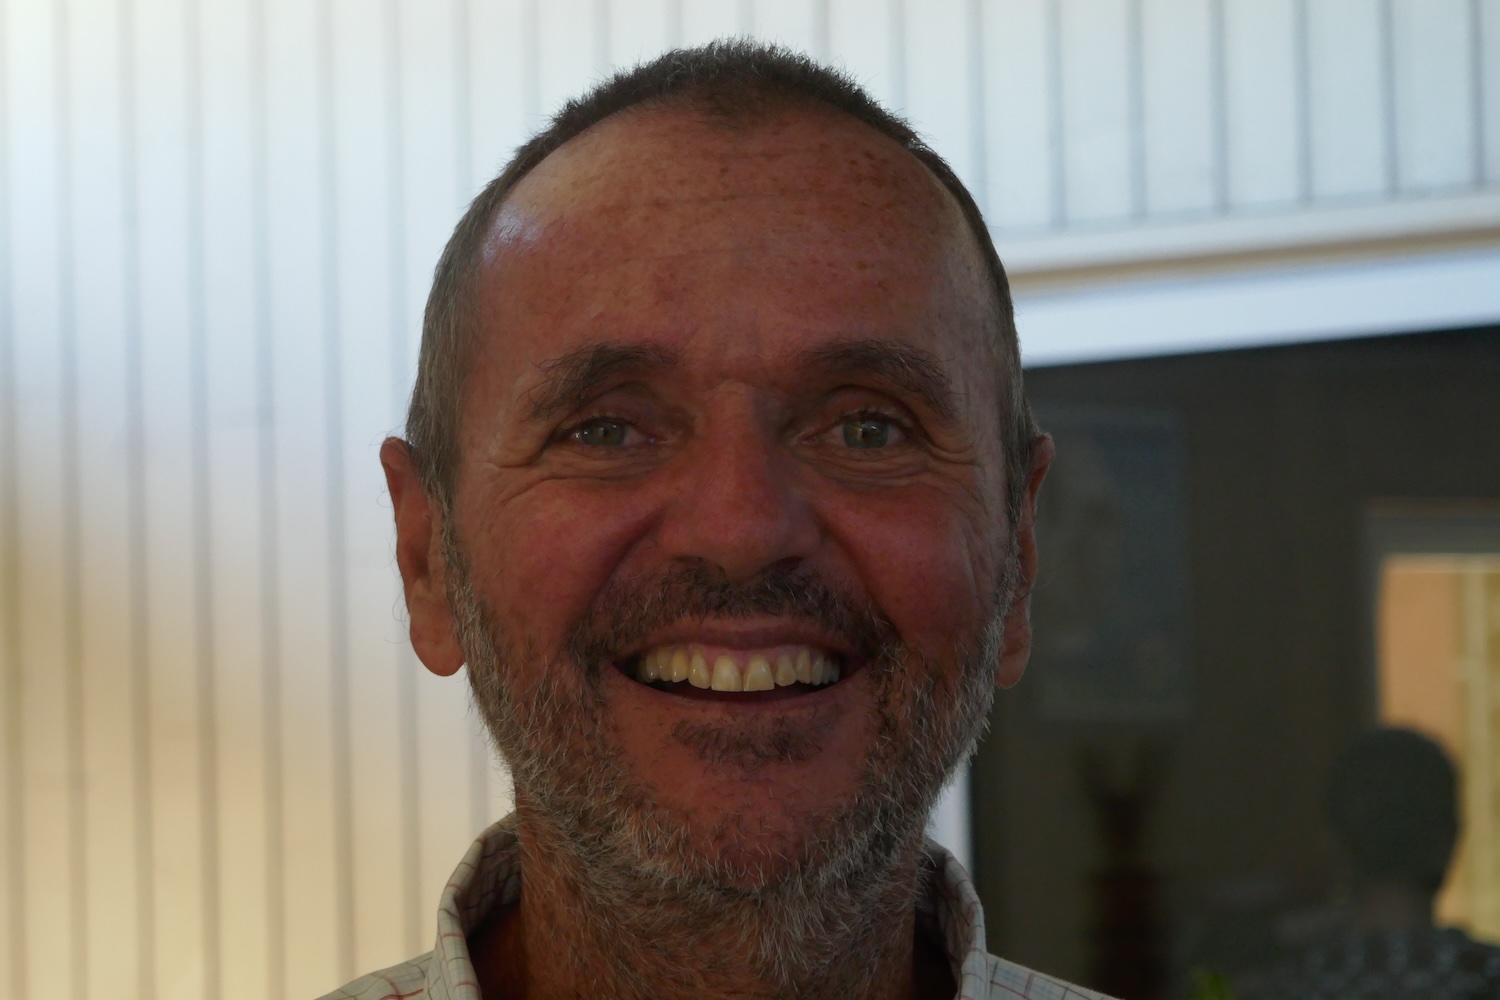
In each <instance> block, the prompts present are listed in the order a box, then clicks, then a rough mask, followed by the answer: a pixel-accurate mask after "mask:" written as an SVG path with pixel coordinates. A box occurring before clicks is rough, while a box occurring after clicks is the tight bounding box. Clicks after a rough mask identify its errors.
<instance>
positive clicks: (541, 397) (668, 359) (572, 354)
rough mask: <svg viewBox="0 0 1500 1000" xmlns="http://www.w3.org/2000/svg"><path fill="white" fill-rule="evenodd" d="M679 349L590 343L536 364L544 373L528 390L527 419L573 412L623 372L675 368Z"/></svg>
mask: <svg viewBox="0 0 1500 1000" xmlns="http://www.w3.org/2000/svg"><path fill="white" fill-rule="evenodd" d="M677 363H678V357H677V354H676V352H674V351H670V350H668V349H666V348H665V347H660V346H657V345H644V346H643V345H637V344H615V343H603V344H591V345H589V346H588V347H581V348H579V349H578V350H576V351H569V352H568V353H567V354H564V355H561V356H559V357H556V358H553V359H552V360H550V361H543V362H541V363H540V364H538V365H537V367H538V368H539V369H541V370H542V372H543V375H544V377H543V378H542V380H541V381H540V382H538V383H537V384H536V385H534V386H532V387H531V388H530V389H528V390H527V391H526V399H527V400H528V401H529V402H530V404H531V407H530V411H529V412H528V413H527V419H528V420H531V421H540V420H545V419H547V418H549V417H553V416H556V415H557V414H559V413H571V412H572V411H573V410H576V409H578V408H579V407H580V406H583V405H584V404H585V403H587V402H588V401H589V399H590V398H591V397H593V395H594V394H595V393H596V392H598V390H599V387H600V386H601V385H603V384H604V383H605V382H607V381H609V380H611V379H615V378H619V377H621V376H624V375H649V374H655V373H659V372H662V371H665V370H667V369H669V368H673V367H675V366H676V365H677Z"/></svg>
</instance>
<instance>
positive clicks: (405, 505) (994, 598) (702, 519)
mask: <svg viewBox="0 0 1500 1000" xmlns="http://www.w3.org/2000/svg"><path fill="white" fill-rule="evenodd" d="M407 430H408V436H409V440H408V441H400V440H395V439H392V440H388V441H387V442H386V443H385V446H384V448H383V449H382V452H381V458H382V461H383V462H384V464H385V470H386V476H387V480H388V482H389V484H390V491H391V497H392V499H393V501H394V506H395V516H396V529H397V561H398V563H399V565H400V569H401V575H402V579H403V580H404V582H405V587H406V601H407V606H408V608H409V610H410V616H411V638H412V644H413V645H414V646H415V648H416V651H417V653H418V655H419V656H420V657H421V659H422V661H423V663H424V664H426V666H427V667H428V668H429V669H430V670H432V671H434V672H435V673H438V674H453V673H455V672H457V671H458V670H459V668H460V667H461V666H463V665H464V664H467V666H468V675H469V680H470V684H471V685H472V688H473V692H474V698H475V701H476V703H477V705H478V707H479V710H480V712H481V714H482V715H483V718H484V720H485V722H486V724H487V726H488V728H489V730H490V733H491V734H492V736H493V740H494V744H495V746H496V748H497V750H498V752H499V754H500V755H501V757H502V758H503V759H504V761H505V763H506V764H507V765H508V766H509V768H510V770H511V773H512V775H513V776H514V779H515V802H516V811H515V813H514V815H512V816H511V817H509V818H507V819H505V820H502V821H501V822H500V823H498V824H497V825H496V826H494V827H492V828H491V829H490V830H489V831H487V832H486V833H485V834H484V835H483V836H482V837H481V838H480V840H479V841H478V842H477V843H476V844H475V845H474V846H473V848H471V850H470V851H469V853H468V855H467V856H466V857H465V859H464V860H463V862H462V863H461V864H460V866H459V869H458V871H457V873H456V874H455V875H454V877H453V880H452V882H451V883H450V885H449V886H448V889H447V891H446V893H445V895H444V897H443V900H442V904H441V908H440V912H439V916H438V920H439V925H438V935H437V943H436V949H435V950H434V951H433V952H432V953H430V954H428V955H425V956H423V957H421V958H419V959H416V960H414V961H412V962H408V963H406V964H403V965H400V966H397V967H395V968H392V969H388V970H385V971H384V972H381V973H377V974H374V975H371V976H367V977H365V978H363V979H361V980H358V981H356V982H355V983H352V984H350V985H349V986H347V987H345V988H344V990H342V991H341V992H339V993H337V994H334V996H345V997H361V998H387V997H410V996H417V995H425V996H428V997H434V998H436V997H441V998H460V997H462V998H476V997H479V996H484V997H489V998H495V997H525V998H530V1000H541V998H551V997H577V996H600V997H731V996H732V997H841V998H843V997H861V998H864V997H868V998H896V997H901V998H905V997H929V996H930V997H953V996H955V995H957V996H962V997H968V998H972V1000H980V998H984V997H1007V998H1013V997H1017V996H1025V997H1036V998H1042V997H1046V998H1060V997H1064V996H1068V997H1079V998H1083V997H1092V996H1095V994H1091V993H1088V992H1087V991H1084V990H1079V989H1076V988H1074V987H1068V986H1066V984H1062V983H1059V982H1057V981H1056V980H1052V979H1049V978H1047V977H1045V976H1041V975H1039V974H1036V973H1032V972H1030V971H1028V970H1025V969H1022V968H1020V967H1018V966H1015V965H1012V964H1010V963H1007V962H1004V961H1002V960H1000V959H997V958H994V957H992V956H989V955H988V954H987V950H986V947H985V941H984V926H983V920H982V917H981V915H980V908H979V903H978V900H977V898H976V897H975V894H974V890H973V887H972V885H971V884H970V882H969V881H968V877H967V876H966V875H965V873H964V872H963V870H962V869H961V868H960V866H959V865H958V864H957V863H956V862H955V861H954V860H953V859H952V858H951V857H949V856H948V855H947V854H946V853H945V852H944V851H943V850H942V849H941V848H940V847H938V846H937V845H934V844H931V843H926V842H924V837H923V830H924V827H925V823H926V819H927V815H928V812H929V810H930V809H931V807H932V805H933V802H934V801H935V799H936V797H937V795H938V793H939V791H940V790H941V788H942V786H943V784H944V782H945V781H946V780H947V778H948V777H949V776H950V775H951V774H952V772H953V770H954V769H955V768H956V767H957V766H958V765H959V764H960V762H961V761H963V760H964V759H965V757H966V755H968V754H969V753H970V752H971V751H972V749H973V747H974V744H975V741H976V739H977V738H978V736H979V734H980V732H981V730H982V729H983V727H984V720H985V718H986V715H987V713H988V710H989V707H990V704H991V701H992V700H993V697H994V692H995V690H996V687H997V686H998V687H1001V688H1005V687H1009V686H1010V685H1012V684H1014V683H1015V682H1016V681H1017V680H1018V679H1019V678H1020V676H1021V672H1022V670H1023V669H1024V667H1025V664H1026V659H1027V655H1028V652H1029V647H1030V632H1029V624H1028V594H1029V589H1030V586H1031V582H1032V580H1033V578H1034V576H1035V572H1036V549H1035V544H1034V541H1033V537H1032V515H1033V510H1034V504H1035V501H1036V495H1037V491H1038V489H1039V488H1040V485H1041V481H1042V477H1043V475H1044V473H1045V471H1046V469H1047V464H1048V462H1049V461H1050V460H1051V456H1052V447H1051V442H1050V440H1049V439H1048V438H1047V437H1046V436H1045V435H1042V434H1040V433H1038V431H1037V430H1036V427H1035V425H1034V423H1033V422H1032V420H1031V417H1030V413H1029V410H1028V408H1027V406H1026V402H1025V399H1024V396H1023V393H1022V388H1021V377H1020V362H1019V354H1018V349H1017V346H1016V339H1015V330H1014V326H1013V322H1012V316H1011V303H1010V297H1009V291H1008V288H1007V285H1006V281H1005V276H1004V272H1003V271H1002V269H1001V267H1000V262H999V260H998V259H997V258H996V256H995V252H994V248H993V246H992V244H991V242H990V239H989V236H988V235H987V232H986V230H985V227H984V224H983V221H982V219H981V218H980V215H979V212H978V210H977V209H976V208H975V206H974V203H973V201H972V199H971V198H970V197H969V195H968V194H967V193H966V192H965V191H964V189H963V187H962V185H961V184H960V183H959V181H958V180H957V178H956V177H955V176H954V175H953V173H952V171H951V170H950V169H949V168H948V167H947V166H946V165H945V164H944V163H943V162H942V160H941V159H939V158H938V157H937V156H936V155H935V154H934V153H932V152H931V151H930V150H929V149H928V148H927V147H925V146H924V145H922V144H921V143H920V141H919V140H918V139H917V138H916V137H915V136H914V135H913V134H912V133H911V131H910V130H909V129H908V128H907V127H906V126H905V125H904V124H903V123H901V122H900V121H899V120H897V119H895V118H893V117H892V116H890V115H889V114H888V113H886V112H885V111H883V110H882V109H880V108H879V107H878V106H876V105H875V104H874V103H872V102H871V101H870V100H869V98H868V97H866V96H865V95H864V94H863V93H862V92H861V91H860V90H859V89H858V88H856V87H855V86H854V85H853V84H851V83H849V82H848V81H847V80H845V79H843V78H842V77H840V76H838V75H836V74H834V73H831V72H829V71H827V70H825V69H822V68H820V67H818V66H816V65H814V64H812V63H810V62H808V61H807V60H805V59H803V58H802V57H800V56H795V55H792V54H789V53H786V52H784V51H781V50H774V49H767V48H761V47H756V46H752V45H750V44H748V43H720V44H715V45H711V46H708V47H706V48H702V49H696V50H692V51H682V52H674V53H669V54H668V55H666V56H664V57H662V58H661V59H659V60H657V61H655V62H653V63H651V64H649V65H645V66H642V67H639V68H637V69H635V70H632V71H630V72H628V73H625V74H622V75H620V76H617V77H615V78H614V79H612V80H610V81H608V82H606V83H604V84H602V85H601V86H600V87H599V88H597V89H596V90H595V91H593V92H592V93H591V94H589V95H588V96H586V97H584V98H583V99H582V100H580V101H577V102H574V103H572V104H570V105H568V106H567V107H566V108H564V109H563V111H562V112H561V113H560V114H559V115H558V116H557V117H556V118H555V119H554V120H553V122H552V123H551V125H550V127H549V128H548V129H547V130H546V131H544V132H543V133H541V134H540V135H539V136H537V137H536V138H535V139H533V140H532V141H531V142H530V143H528V144H527V145H526V146H524V147H522V149H521V150H520V151H519V152H518V153H517V154H516V157H515V159H514V160H513V161H512V162H511V163H510V165H509V166H508V167H507V168H506V169H505V171H504V172H503V173H502V174H501V175H500V177H498V178H497V179H496V180H495V181H494V182H493V183H491V184H490V185H489V186H488V187H487V188H486V189H485V190H484V192H483V193H481V194H480V196H479V197H478V198H477V199H476V200H475V201H474V204H473V205H472V206H471V207H470V209H469V211H468V213H467V214H466V215H465V217H464V219H463V221H462V222H461V223H460V224H459V226H458V228H457V230H456V231H455V233H454V235H453V237H452V239H451V240H450V242H449V244H448V247H447V249H446V251H445V252H444V254H443V258H442V261H441V262H440V264H439V266H438V270H437V276H436V280H435V282H434V285H433V290H432V295H431V298H430V299H429V302H428V308H427V315H426V321H425V326H424V330H423V340H422V352H421V361H420V367H419V373H418V377H417V385H416V389H415V392H414V393H413V397H412V405H411V412H410V414H409V419H408V425H407ZM424 991H425V993H424ZM1068 991H1071V992H1068Z"/></svg>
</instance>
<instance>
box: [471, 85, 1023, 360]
mask: <svg viewBox="0 0 1500 1000" xmlns="http://www.w3.org/2000/svg"><path fill="white" fill-rule="evenodd" d="M721 96H722V95H720V94H718V93H717V92H714V93H699V92H698V91H695V90H685V91H679V92H674V93H670V94H665V95H659V96H657V97H653V98H650V99H648V100H645V101H642V102H639V103H636V104H632V105H629V106H627V107H624V108H621V109H619V110H617V111H614V112H612V113H611V114H609V115H607V116H606V117H604V118H601V119H600V120H599V121H597V122H594V123H593V124H592V125H590V126H589V127H588V128H585V129H584V130H582V131H581V132H579V133H578V134H576V135H573V136H570V137H569V138H568V139H567V140H566V141H564V142H562V143H559V144H558V145H557V146H556V147H554V148H552V149H551V150H550V151H548V153H547V155H546V156H544V157H542V158H540V159H539V160H537V161H536V162H535V163H533V164H531V165H530V167H529V168H528V169H527V170H526V171H525V173H523V174H521V175H520V176H518V177H516V178H515V179H514V180H513V182H512V183H511V184H510V186H509V187H508V188H507V189H506V191H505V192H504V195H503V197H501V198H500V200H499V201H498V202H496V204H495V205H494V206H493V207H492V209H491V211H490V213H489V219H488V222H487V224H486V225H485V227H484V230H483V233H482V235H481V236H480V238H479V240H478V241H477V245H476V246H475V247H474V248H473V250H474V252H473V253H471V254H470V255H469V261H468V262H467V265H466V267H465V275H464V279H463V284H462V295H463V297H464V298H465V299H467V300H468V302H469V304H470V306H471V309H470V311H469V321H470V322H471V323H473V322H476V321H477V319H478V317H477V316H476V315H475V312H474V309H473V307H474V306H477V303H478V299H479V298H480V295H481V294H482V293H481V289H480V285H481V283H482V281H483V277H484V273H485V272H486V271H487V270H489V269H490V268H492V267H496V266H501V261H500V259H499V258H500V257H501V252H500V242H501V241H500V240H499V239H498V238H497V237H498V235H499V234H498V233H497V230H498V228H499V227H500V226H501V225H502V224H503V222H504V220H505V215H506V210H507V208H511V207H514V206H515V205H516V203H517V202H520V203H521V204H522V205H526V206H529V205H537V204H542V203H544V199H545V197H546V194H542V195H541V197H537V194H538V193H537V192H535V186H536V185H537V184H538V183H542V184H546V183H549V182H550V181H549V180H548V179H546V178H545V176H544V172H549V171H550V170H551V169H556V168H560V169H563V170H566V169H568V165H560V164H559V163H558V159H557V158H558V157H559V156H561V157H563V158H564V159H565V160H570V159H571V158H572V157H575V156H579V155H589V154H588V153H581V149H582V148H583V147H586V146H588V145H589V144H590V143H597V142H601V141H607V139H606V138H604V137H605V135H606V134H607V133H609V132H611V131H614V130H619V129H626V128H632V127H646V128H650V127H651V126H653V125H659V124H663V123H668V122H678V123H681V122H686V123H687V124H688V125H690V126H692V127H694V128H701V129H702V130H704V131H706V132H708V133H710V134H712V133H713V132H715V131H727V132H746V133H748V132H751V131H753V130H756V129H759V128H764V127H767V126H775V125H776V124H777V123H778V122H790V121H793V120H796V119H803V120H806V119H808V118H812V119H824V120H826V121H829V122H838V123H840V124H841V125H842V126H844V127H850V128H851V130H852V132H854V133H857V134H862V135H865V136H866V137H869V138H873V139H874V140H875V141H876V144H877V145H879V146H881V147H884V148H886V149H887V150H889V151H890V152H892V153H899V155H892V156H890V158H889V160H890V162H892V163H896V162H904V163H905V164H908V165H910V166H911V167H913V168H915V169H914V170H912V171H910V174H909V176H910V177H911V178H912V179H913V180H917V182H918V183H920V184H921V185H922V186H923V188H924V189H925V193H926V194H927V195H928V196H929V197H930V198H931V199H932V201H931V207H932V208H933V209H934V210H935V211H937V212H940V213H941V217H942V226H943V229H944V232H943V234H942V239H943V241H944V242H945V243H947V242H948V241H950V240H956V241H957V242H956V243H949V246H950V247H955V246H956V247H962V249H961V250H960V251H959V252H958V254H957V255H956V260H958V261H961V263H962V266H963V270H964V272H965V278H966V283H968V284H970V285H971V287H972V288H973V291H974V292H975V294H976V299H975V301H976V302H977V303H978V304H979V305H980V306H981V307H982V309H983V310H984V316H985V320H986V326H987V327H988V330H987V336H986V337H984V339H983V344H984V346H985V349H986V350H988V351H990V352H991V353H993V354H995V355H996V356H995V358H994V360H995V361H997V362H1000V361H1003V342H1002V341H1001V338H1002V337H1003V336H1004V331H1005V330H1006V329H1007V327H1008V326H1009V325H1010V323H1009V317H1008V315H1007V312H1008V310H1007V309H1006V305H1007V303H1006V302H1005V300H1004V299H1003V298H1002V294H1001V290H1000V289H999V288H997V287H996V285H995V282H994V281H993V280H991V276H990V275H989V273H988V267H987V263H986V259H985V257H986V254H985V247H984V246H983V245H982V243H981V242H980V239H979V236H978V234H977V233H975V232H974V230H973V226H972V225H970V222H969V219H968V218H967V217H966V215H965V211H964V206H963V205H962V204H961V203H960V201H959V199H958V197H957V195H955V193H954V192H953V191H952V190H951V189H950V188H949V187H948V185H947V184H946V183H944V181H943V179H942V178H941V177H939V176H938V175H937V173H936V172H935V171H934V170H933V169H932V168H931V166H929V165H928V164H927V163H926V162H925V161H924V160H923V159H922V158H921V157H920V156H918V155H917V154H916V152H915V151H913V150H912V149H910V148H909V147H908V146H906V145H904V144H903V143H902V142H900V141H899V140H898V139H897V138H896V137H895V136H892V135H890V134H889V133H888V132H885V131H883V130H882V129H880V128H878V127H876V126H875V125H874V124H872V123H870V122H868V121H865V120H864V119H862V118H860V117H859V116H858V115H856V114H853V113H851V112H850V111H848V110H846V109H844V108H841V107H839V106H837V105H836V104H833V103H831V102H829V101H827V100H824V99H822V98H820V97H818V96H817V95H811V94H805V93H801V92H796V91H784V92H783V91H769V92H766V93H762V92H760V91H756V92H754V96H755V99H754V100H752V101H750V102H748V104H746V105H741V104H725V103H723V101H722V100H721ZM803 148H806V144H804V147H803ZM549 164H550V167H549ZM539 178H540V179H539ZM533 198H535V199H536V200H532V199H533ZM476 332H477V331H476Z"/></svg>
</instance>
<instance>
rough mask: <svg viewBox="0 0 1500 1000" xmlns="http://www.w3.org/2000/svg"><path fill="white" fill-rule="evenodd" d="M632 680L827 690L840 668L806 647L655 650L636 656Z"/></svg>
mask: <svg viewBox="0 0 1500 1000" xmlns="http://www.w3.org/2000/svg"><path fill="white" fill-rule="evenodd" d="M636 677H637V679H639V680H641V681H645V682H647V683H650V682H651V681H669V682H674V683H675V682H680V681H687V682H688V683H689V684H691V685H693V686H694V687H699V688H712V689H713V690H715V691H770V690H771V689H772V688H776V687H787V686H789V685H792V684H796V683H799V682H800V683H803V684H832V683H833V682H834V681H836V680H838V679H839V667H838V663H837V662H836V661H835V660H834V659H833V658H832V657H831V656H829V655H828V654H827V653H823V652H821V651H819V650H816V649H813V648H812V647H810V646H778V647H776V648H775V649H767V650H754V651H751V650H726V649H716V650H715V649H705V648H704V647H701V646H695V645H684V646H657V647H656V648H654V649H649V650H647V651H646V652H645V653H643V654H641V658H640V661H639V664H638V665H637V667H636Z"/></svg>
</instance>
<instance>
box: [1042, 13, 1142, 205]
mask: <svg viewBox="0 0 1500 1000" xmlns="http://www.w3.org/2000/svg"><path fill="white" fill-rule="evenodd" d="M1058 3H1059V18H1058V30H1059V37H1058V40H1057V48H1058V54H1059V57H1060V69H1061V80H1062V89H1061V94H1060V97H1061V102H1062V103H1061V108H1060V110H1059V114H1060V115H1061V119H1062V127H1061V132H1062V136H1061V141H1062V145H1063V150H1064V156H1063V163H1064V168H1063V192H1064V193H1063V197H1064V200H1065V204H1066V206H1067V209H1066V216H1067V221H1068V222H1069V223H1092V222H1100V221H1111V220H1113V221H1118V220H1120V219H1123V218H1126V217H1128V216H1129V215H1131V214H1132V212H1133V209H1134V203H1135V198H1134V180H1135V177H1134V174H1135V167H1136V163H1135V159H1134V157H1133V156H1132V143H1131V137H1132V132H1133V131H1135V129H1133V127H1132V126H1134V125H1135V124H1136V123H1135V122H1133V121H1132V114H1131V112H1132V108H1131V92H1132V89H1133V86H1134V83H1135V81H1134V74H1133V67H1132V60H1131V58H1130V47H1131V32H1130V30H1129V23H1130V6H1131V4H1130V0H1108V2H1105V3H1100V2H1098V0H1058ZM1084 67H1088V68H1087V70H1085V69H1084Z"/></svg>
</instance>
